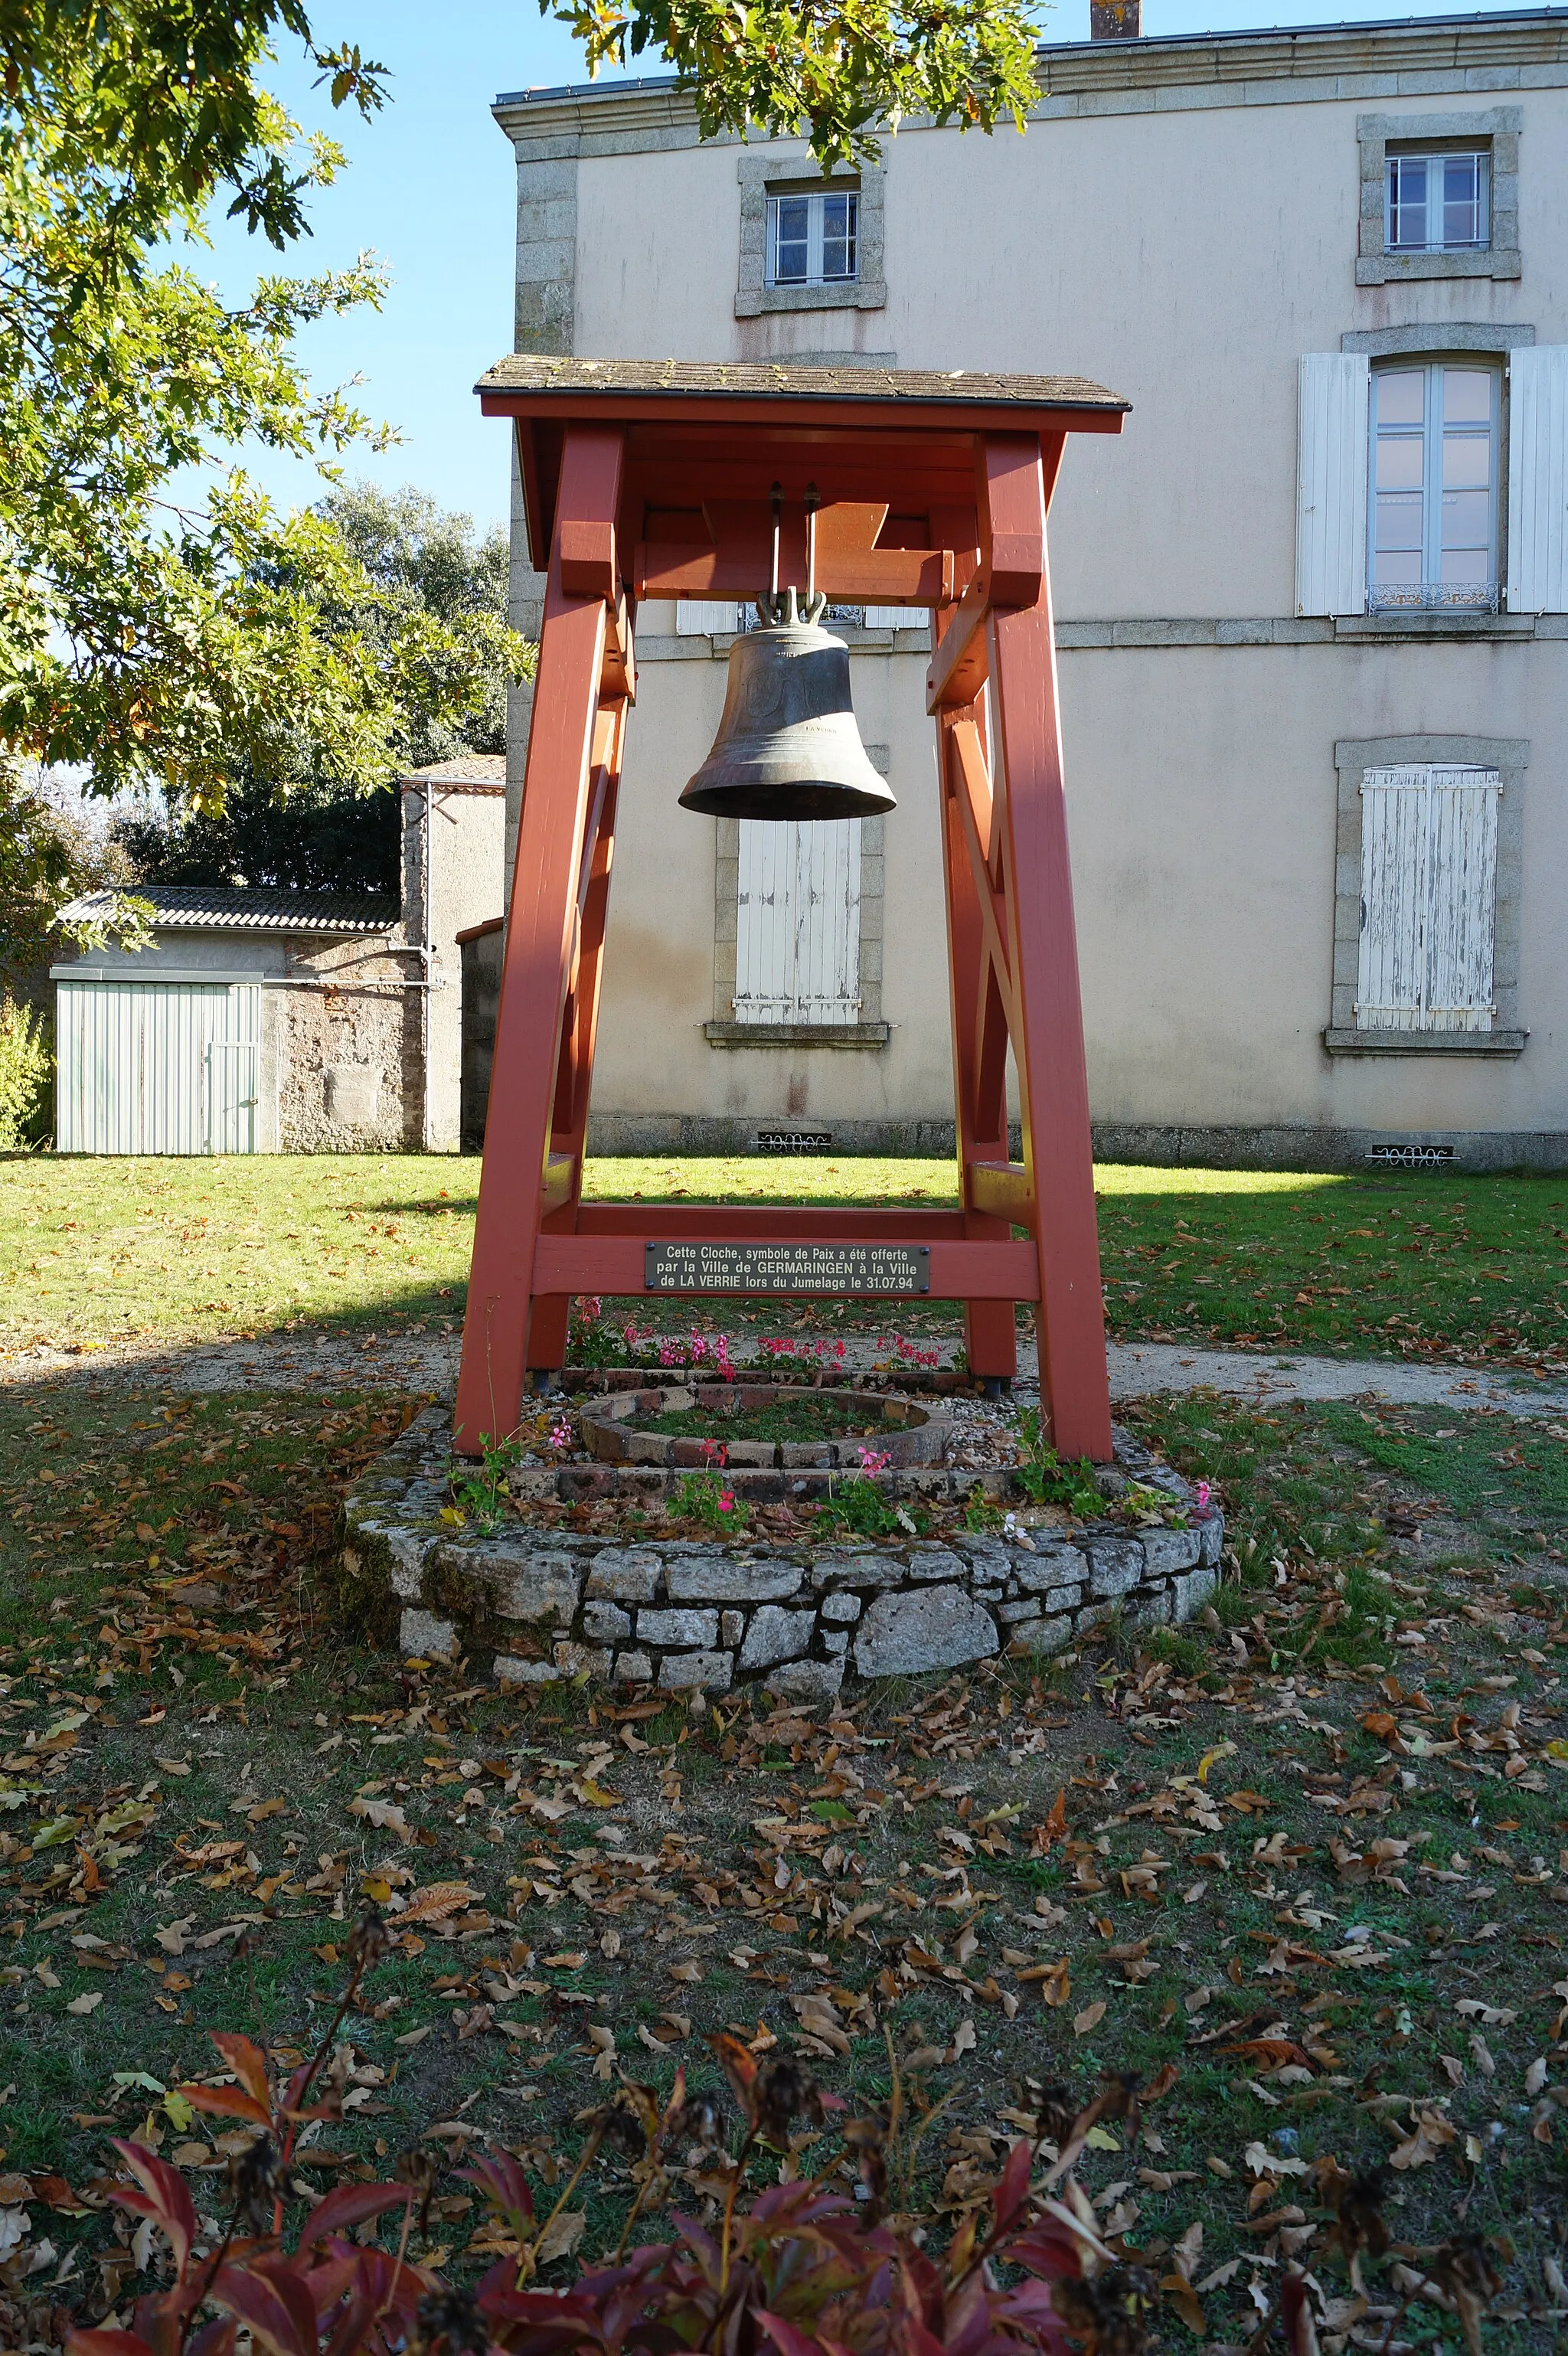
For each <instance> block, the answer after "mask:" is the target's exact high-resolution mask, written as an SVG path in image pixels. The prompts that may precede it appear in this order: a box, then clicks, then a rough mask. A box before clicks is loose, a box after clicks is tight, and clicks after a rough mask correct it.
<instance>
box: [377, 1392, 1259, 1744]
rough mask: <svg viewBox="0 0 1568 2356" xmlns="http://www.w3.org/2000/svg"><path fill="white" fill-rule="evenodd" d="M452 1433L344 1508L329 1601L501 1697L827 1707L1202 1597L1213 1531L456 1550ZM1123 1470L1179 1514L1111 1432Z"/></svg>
mask: <svg viewBox="0 0 1568 2356" xmlns="http://www.w3.org/2000/svg"><path fill="white" fill-rule="evenodd" d="M448 1428H449V1427H448V1418H447V1414H446V1411H445V1410H444V1409H443V1408H426V1409H425V1411H424V1413H423V1414H422V1415H421V1416H419V1417H417V1418H416V1419H414V1421H413V1422H412V1423H411V1425H410V1427H409V1430H408V1431H407V1432H406V1433H405V1434H404V1435H403V1437H402V1439H401V1440H400V1441H399V1442H398V1443H397V1444H396V1446H394V1447H393V1448H392V1449H390V1450H389V1451H388V1452H387V1453H386V1454H385V1455H384V1456H382V1457H380V1458H379V1460H378V1461H377V1462H376V1464H375V1465H374V1466H372V1467H371V1468H370V1470H369V1472H368V1473H367V1474H366V1475H365V1477H364V1478H363V1479H362V1480H361V1481H360V1482H359V1483H357V1486H356V1487H355V1488H354V1489H353V1490H352V1491H351V1492H350V1493H349V1494H348V1496H347V1499H346V1501H345V1542H344V1546H343V1549H342V1554H341V1557H340V1579H341V1590H342V1593H343V1597H344V1600H345V1601H346V1602H347V1604H348V1605H349V1607H350V1609H351V1610H352V1612H354V1613H355V1615H356V1616H357V1618H358V1619H359V1620H360V1621H362V1622H365V1623H366V1624H368V1625H369V1626H371V1627H372V1628H374V1629H376V1630H377V1631H378V1632H379V1633H383V1634H385V1635H386V1636H388V1637H391V1636H393V1635H394V1634H395V1636H396V1640H397V1642H398V1644H400V1646H401V1648H402V1650H403V1652H404V1654H405V1655H416V1654H417V1655H426V1656H439V1657H447V1658H450V1657H453V1656H455V1655H457V1654H459V1653H462V1654H464V1655H468V1656H469V1657H470V1658H474V1657H476V1656H479V1657H483V1656H488V1658H489V1661H490V1663H491V1665H492V1667H493V1671H494V1674H495V1676H496V1678H497V1679H498V1680H500V1681H501V1682H502V1683H506V1684H511V1685H519V1686H521V1685H544V1684H549V1683H552V1682H554V1681H556V1680H559V1679H565V1678H571V1677H576V1676H582V1675H583V1674H586V1675H587V1676H589V1677H590V1678H591V1679H592V1680H593V1681H594V1682H603V1683H616V1684H631V1685H656V1686H659V1687H664V1688H665V1689H666V1690H667V1691H671V1692H679V1691H682V1690H690V1689H691V1688H694V1687H701V1688H703V1689H704V1690H706V1691H708V1692H722V1691H724V1690H726V1689H727V1688H728V1687H731V1685H735V1684H741V1683H748V1682H752V1681H760V1682H761V1683H762V1684H763V1685H764V1686H765V1687H766V1688H767V1690H768V1691H769V1692H770V1693H773V1694H775V1695H777V1696H779V1697H782V1698H785V1699H789V1700H799V1701H816V1700H825V1699H827V1698H829V1697H831V1696H832V1695H834V1694H836V1693H837V1691H838V1689H839V1687H840V1686H841V1685H842V1683H843V1681H844V1678H845V1676H846V1675H848V1674H853V1675H855V1676H862V1677H874V1676H913V1675H918V1674H920V1673H921V1672H923V1671H926V1670H932V1669H948V1668H955V1667H958V1666H960V1665H963V1664H965V1663H966V1662H970V1661H980V1660H986V1659H988V1658H990V1657H992V1656H993V1655H997V1654H998V1653H1001V1652H1003V1651H1005V1650H1008V1649H1009V1648H1019V1649H1022V1650H1024V1651H1026V1652H1035V1653H1041V1654H1049V1653H1052V1652H1056V1651H1059V1650H1061V1647H1062V1646H1064V1645H1065V1644H1069V1643H1070V1642H1071V1641H1072V1638H1073V1637H1074V1636H1081V1635H1085V1634H1087V1633H1090V1632H1091V1631H1092V1629H1093V1626H1094V1624H1095V1623H1096V1622H1099V1621H1102V1620H1104V1618H1105V1617H1106V1616H1107V1615H1108V1614H1109V1613H1110V1612H1113V1611H1117V1610H1119V1611H1120V1612H1122V1614H1123V1615H1124V1616H1125V1618H1126V1619H1128V1620H1130V1621H1132V1622H1134V1623H1135V1624H1136V1625H1138V1626H1144V1627H1152V1626H1158V1625H1160V1624H1163V1623H1167V1622H1177V1621H1181V1620H1185V1619H1187V1618H1188V1617H1189V1615H1190V1614H1191V1613H1192V1612H1195V1611H1196V1610H1197V1609H1198V1608H1199V1607H1200V1604H1201V1603H1202V1602H1203V1601H1205V1600H1206V1599H1207V1597H1208V1596H1209V1595H1210V1594H1211V1591H1212V1590H1213V1588H1214V1585H1215V1582H1216V1580H1217V1577H1218V1564H1219V1560H1220V1552H1221V1545H1222V1543H1223V1538H1224V1525H1223V1523H1222V1521H1221V1517H1220V1515H1218V1514H1217V1513H1212V1512H1211V1513H1210V1514H1208V1515H1206V1516H1205V1517H1204V1518H1202V1519H1198V1518H1196V1517H1195V1518H1194V1519H1193V1520H1192V1522H1191V1524H1190V1526H1187V1527H1184V1528H1183V1527H1168V1528H1161V1529H1139V1530H1136V1531H1134V1530H1129V1529H1127V1528H1125V1527H1123V1526H1120V1525H1118V1524H1114V1523H1112V1522H1109V1521H1107V1522H1106V1524H1105V1525H1104V1528H1101V1527H1100V1526H1097V1525H1095V1524H1093V1523H1091V1524H1088V1525H1086V1526H1082V1527H1076V1528H1074V1529H1073V1530H1072V1531H1071V1532H1062V1533H1058V1532H1056V1531H1054V1530H1048V1529H1039V1530H1034V1531H1030V1532H1019V1533H1015V1534H1013V1535H1010V1536H1008V1537H992V1536H981V1535H971V1534H969V1533H964V1534H962V1535H960V1536H958V1537H954V1538H952V1539H950V1540H947V1541H944V1542H941V1543H937V1542H913V1543H910V1544H907V1545H906V1544H900V1545H897V1546H892V1545H889V1544H887V1543H885V1542H878V1543H877V1544H875V1545H871V1544H867V1545H864V1546H860V1545H856V1544H854V1543H852V1542H846V1543H839V1544H835V1545H830V1546H812V1545H805V1544H796V1545H787V1546H764V1545H762V1544H757V1545H752V1546H738V1545H731V1546H723V1545H718V1544H712V1545H706V1544H702V1543H678V1542H675V1541H668V1540H660V1541H657V1542H654V1541H650V1542H647V1543H632V1544H626V1543H619V1544H613V1543H607V1542H606V1541H605V1540H604V1539H603V1537H579V1536H577V1535H575V1534H568V1533H562V1532H560V1531H557V1530H551V1529H538V1530H529V1529H528V1528H527V1527H526V1526H520V1527H515V1528H510V1529H508V1530H507V1531H506V1533H505V1534H504V1535H501V1536H497V1537H490V1538H480V1537H455V1536H453V1534H452V1532H451V1529H450V1526H448V1525H443V1523H442V1520H441V1518H440V1516H441V1514H442V1510H443V1506H445V1505H447V1503H448V1491H447V1484H446V1469H447V1462H448V1451H447V1434H448ZM1119 1442H1120V1444H1119V1446H1118V1451H1117V1452H1118V1459H1119V1461H1120V1462H1122V1463H1123V1464H1124V1466H1125V1468H1126V1469H1127V1470H1129V1471H1136V1473H1137V1475H1138V1477H1139V1479H1140V1480H1142V1481H1144V1482H1146V1483H1148V1484H1149V1485H1150V1486H1152V1487H1157V1488H1161V1489H1164V1490H1165V1491H1166V1492H1167V1493H1168V1494H1170V1495H1171V1497H1172V1499H1173V1503H1175V1504H1177V1505H1186V1504H1187V1503H1188V1502H1189V1492H1188V1489H1187V1484H1186V1483H1184V1482H1183V1481H1182V1480H1181V1479H1180V1477H1179V1475H1178V1474H1176V1473H1174V1472H1170V1471H1169V1470H1168V1468H1166V1467H1164V1466H1161V1465H1158V1464H1157V1463H1155V1462H1153V1460H1152V1459H1150V1458H1149V1457H1148V1455H1147V1451H1144V1450H1142V1449H1141V1448H1140V1447H1139V1446H1138V1445H1137V1443H1136V1442H1134V1441H1131V1440H1129V1439H1128V1438H1127V1436H1126V1435H1125V1434H1123V1435H1119Z"/></svg>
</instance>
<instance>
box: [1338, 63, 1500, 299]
mask: <svg viewBox="0 0 1568 2356" xmlns="http://www.w3.org/2000/svg"><path fill="white" fill-rule="evenodd" d="M1523 122H1524V112H1523V109H1522V108H1520V107H1518V106H1492V107H1488V108H1486V109H1484V110H1483V111H1482V112H1478V113H1469V112H1466V113H1459V112H1455V113H1452V114H1358V115H1357V117H1356V139H1357V142H1358V144H1359V145H1360V153H1361V217H1360V252H1359V253H1358V255H1357V260H1356V284H1357V285H1358V286H1388V285H1393V284H1399V283H1401V282H1402V281H1403V280H1405V279H1411V278H1518V277H1519V276H1520V272H1521V264H1520V252H1519V140H1520V130H1521V128H1522V126H1523ZM1456 139H1473V140H1474V141H1475V142H1476V144H1477V146H1480V145H1488V146H1489V147H1490V149H1491V156H1492V165H1491V203H1490V230H1491V235H1490V238H1489V240H1488V245H1487V247H1486V250H1485V251H1484V252H1478V253H1477V252H1462V253H1390V252H1389V251H1388V245H1387V222H1386V219H1385V215H1384V209H1383V208H1384V187H1385V177H1386V173H1387V168H1388V151H1389V146H1390V144H1391V142H1394V141H1397V142H1398V143H1399V144H1400V145H1402V146H1403V145H1415V144H1418V143H1419V142H1421V141H1423V140H1431V141H1433V142H1434V143H1438V142H1446V141H1450V140H1456Z"/></svg>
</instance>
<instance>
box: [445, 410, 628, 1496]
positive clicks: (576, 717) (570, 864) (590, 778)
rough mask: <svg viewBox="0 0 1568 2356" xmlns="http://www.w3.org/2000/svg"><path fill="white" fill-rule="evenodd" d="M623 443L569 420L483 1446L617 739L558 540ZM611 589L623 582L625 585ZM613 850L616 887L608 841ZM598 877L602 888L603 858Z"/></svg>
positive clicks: (515, 900) (523, 1301)
mask: <svg viewBox="0 0 1568 2356" xmlns="http://www.w3.org/2000/svg"><path fill="white" fill-rule="evenodd" d="M623 442H624V437H623V435H622V434H621V432H620V431H619V430H617V429H616V428H615V427H614V426H613V425H612V426H598V425H571V426H569V427H568V429H567V432H566V434H565V438H564V442H563V445H562V450H561V461H560V485H559V489H558V492H557V496H556V500H555V529H554V535H553V540H552V545H551V549H550V558H549V574H548V577H547V582H546V588H545V605H544V624H543V627H542V629H541V631H540V634H539V664H538V669H537V673H536V678H535V688H534V718H533V726H532V729H531V731H530V734H529V737H528V767H527V770H526V773H525V776H524V783H523V806H522V811H521V815H520V818H519V820H518V827H517V860H516V864H515V868H514V872H513V886H512V899H511V907H510V911H509V914H508V919H507V947H506V954H505V957H504V959H503V963H502V969H501V993H500V1004H499V1008H498V1011H497V1014H496V1046H495V1056H494V1061H493V1064H492V1067H491V1078H490V1103H489V1113H488V1119H487V1124H486V1130H485V1162H484V1168H483V1171H482V1173H481V1176H480V1183H479V1206H478V1215H477V1218H476V1220H475V1235H474V1261H473V1269H472V1273H471V1275H470V1279H469V1287H468V1308H467V1313H466V1317H465V1319H464V1332H463V1359H462V1365H461V1368H460V1371H459V1376H458V1386H457V1410H456V1432H455V1438H456V1442H457V1445H458V1446H459V1447H461V1448H463V1449H464V1451H466V1452H468V1453H470V1454H472V1453H476V1452H477V1450H478V1445H479V1440H480V1437H481V1435H484V1434H488V1435H490V1436H491V1437H493V1438H497V1439H499V1438H502V1437H504V1436H505V1435H506V1434H507V1433H508V1432H510V1431H513V1430H516V1428H517V1419H518V1417H519V1414H520V1412H521V1408H522V1397H523V1387H524V1383H525V1380H526V1370H527V1367H528V1363H529V1357H530V1351H529V1344H530V1333H529V1327H530V1323H531V1322H532V1319H531V1315H530V1312H531V1310H532V1308H533V1293H534V1290H535V1269H534V1262H535V1257H536V1251H537V1248H538V1244H539V1234H540V1230H541V1226H542V1222H543V1218H544V1215H545V1201H546V1187H547V1182H549V1180H550V1179H551V1178H552V1177H553V1175H554V1173H552V1171H551V1167H550V1162H549V1154H550V1146H551V1128H552V1120H551V1114H552V1107H554V1106H555V1105H556V1104H557V1102H558V1098H559V1091H560V1078H561V1041H562V1032H563V1027H564V1025H565V1023H566V1020H567V1015H568V1000H569V998H570V996H571V982H572V967H573V962H574V960H575V961H576V962H577V964H578V967H579V976H580V979H581V942H582V939H583V935H584V930H585V927H584V925H583V918H582V916H581V914H580V910H579V893H580V890H581V885H582V883H583V879H584V872H585V861H584V845H585V837H586V834H587V830H588V823H589V818H590V812H591V797H592V793H593V790H594V785H595V771H596V767H597V768H599V769H603V768H604V766H605V763H604V760H603V759H601V761H600V762H599V763H597V764H596V762H595V758H594V756H595V753H596V752H598V753H600V754H602V755H603V754H606V753H607V751H608V750H609V745H608V744H607V743H606V733H605V723H604V719H603V713H602V698H603V688H604V685H605V669H606V650H607V649H606V638H607V617H608V610H609V609H608V606H607V604H606V599H605V595H604V594H603V583H602V582H601V584H600V587H599V590H598V592H596V593H594V594H570V593H569V592H568V591H567V590H566V589H565V588H564V587H563V585H562V580H561V543H562V538H563V535H565V536H567V537H571V534H572V533H573V531H574V530H579V528H581V527H584V526H586V527H590V528H591V531H590V536H589V539H588V542H587V544H588V545H589V546H592V528H602V529H603V530H608V529H609V528H611V527H612V526H613V520H614V517H615V511H616V506H617V502H618V498H619V492H620V482H621V466H622V457H623ZM577 544H578V545H579V547H580V548H581V546H582V545H584V542H583V541H582V540H581V539H580V540H579V541H578V543H577ZM613 589H614V584H611V593H612V594H613ZM621 725H622V723H621V721H620V719H619V718H616V719H615V720H613V723H612V726H611V736H612V740H613V745H614V746H615V747H616V748H617V749H616V757H617V760H618V745H619V741H620V731H621ZM601 809H602V810H603V798H601ZM605 857H606V866H605V871H604V872H605V878H606V884H607V879H608V864H607V861H608V844H607V843H606V851H605ZM587 872H588V875H589V878H590V890H589V894H588V897H589V898H592V862H587ZM594 1004H595V1009H596V1007H597V962H596V959H595V967H594ZM574 1019H575V1016H574ZM584 1044H585V1045H591V1044H592V1043H591V1037H590V1038H588V1039H585V1041H584ZM583 1112H584V1116H585V1114H586V1075H584V1079H583ZM555 1183H558V1184H559V1183H560V1182H559V1179H557V1180H556V1181H555ZM554 1290H555V1292H556V1296H557V1302H558V1304H559V1305H558V1306H556V1307H554V1308H552V1309H550V1310H548V1311H546V1312H545V1315H544V1318H543V1320H542V1321H541V1331H540V1333H539V1335H538V1336H537V1337H533V1338H534V1340H535V1350H534V1354H533V1355H535V1356H536V1357H537V1356H539V1353H540V1352H541V1351H543V1352H545V1353H547V1354H548V1355H545V1357H544V1363H546V1364H549V1363H551V1361H552V1359H553V1363H555V1364H556V1365H559V1364H560V1357H559V1356H558V1355H555V1352H556V1347H557V1344H558V1341H559V1344H560V1345H564V1342H565V1317H564V1308H565V1301H566V1293H565V1290H563V1289H562V1288H559V1287H558V1288H554ZM541 1305H542V1304H541ZM557 1326H559V1327H560V1333H559V1336H558V1334H557V1333H556V1332H555V1331H554V1330H553V1329H554V1328H555V1327H557ZM545 1328H549V1329H551V1330H549V1331H546V1330H544V1329H545Z"/></svg>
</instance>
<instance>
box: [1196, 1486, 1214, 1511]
mask: <svg viewBox="0 0 1568 2356" xmlns="http://www.w3.org/2000/svg"><path fill="white" fill-rule="evenodd" d="M1211 1494H1212V1493H1211V1490H1210V1487H1209V1483H1208V1482H1207V1481H1200V1483H1198V1510H1199V1512H1200V1514H1207V1513H1208V1511H1209V1499H1210V1496H1211Z"/></svg>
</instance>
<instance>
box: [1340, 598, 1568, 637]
mask: <svg viewBox="0 0 1568 2356" xmlns="http://www.w3.org/2000/svg"><path fill="white" fill-rule="evenodd" d="M1334 636H1335V637H1337V638H1532V637H1534V636H1535V616H1534V615H1533V614H1485V613H1467V612H1466V611H1465V610H1464V608H1463V607H1460V608H1459V609H1458V610H1456V611H1455V612H1452V613H1446V614H1442V613H1430V612H1423V611H1422V609H1421V608H1420V607H1419V606H1414V605H1413V606H1410V607H1407V608H1405V609H1404V610H1403V611H1402V610H1401V609H1399V608H1397V607H1395V608H1392V609H1390V610H1388V611H1386V612H1383V613H1381V614H1375V613H1374V614H1339V615H1336V616H1335V619H1334Z"/></svg>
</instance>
